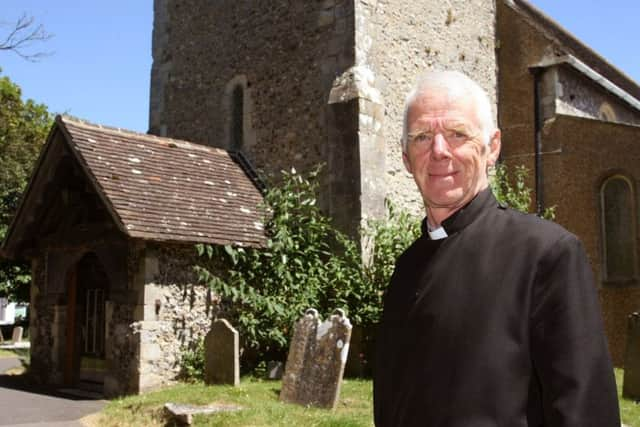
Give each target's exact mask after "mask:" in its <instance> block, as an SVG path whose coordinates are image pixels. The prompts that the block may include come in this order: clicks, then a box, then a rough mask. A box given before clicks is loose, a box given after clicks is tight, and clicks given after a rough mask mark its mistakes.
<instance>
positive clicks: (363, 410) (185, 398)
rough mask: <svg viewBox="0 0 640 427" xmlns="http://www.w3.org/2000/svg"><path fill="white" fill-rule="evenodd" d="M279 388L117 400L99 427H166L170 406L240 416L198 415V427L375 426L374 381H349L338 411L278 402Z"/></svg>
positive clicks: (188, 387) (259, 385)
mask: <svg viewBox="0 0 640 427" xmlns="http://www.w3.org/2000/svg"><path fill="white" fill-rule="evenodd" d="M280 387H281V382H279V381H261V380H256V379H252V378H243V380H242V382H241V385H240V386H239V387H229V386H206V385H204V384H202V383H197V384H179V385H177V386H174V387H171V388H168V389H165V390H161V391H157V392H152V393H147V394H144V395H141V396H129V397H125V398H121V399H116V400H113V401H111V402H109V403H108V404H107V406H106V407H105V409H104V410H103V411H102V413H101V417H100V418H99V419H98V420H97V425H100V426H107V427H109V426H114V427H115V426H161V425H165V423H166V419H164V418H163V415H162V412H163V409H162V408H163V406H164V404H165V403H167V402H173V403H188V404H192V405H208V404H212V403H225V404H235V405H239V406H242V407H243V408H245V409H243V410H242V411H238V412H229V413H218V414H213V415H206V416H205V415H198V416H196V417H195V418H194V425H197V426H225V427H234V426H253V427H267V426H291V427H301V426H305V427H307V426H309V427H361V426H362V427H365V426H366V427H369V426H372V425H373V413H372V406H371V405H372V385H371V381H361V380H350V379H349V380H345V381H344V382H343V384H342V390H341V393H340V399H339V401H338V405H337V407H336V409H335V410H333V411H329V410H326V409H317V408H306V407H303V406H299V405H291V404H286V403H282V402H280V401H279V400H278V396H279V393H280Z"/></svg>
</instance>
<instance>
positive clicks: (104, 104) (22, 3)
mask: <svg viewBox="0 0 640 427" xmlns="http://www.w3.org/2000/svg"><path fill="white" fill-rule="evenodd" d="M263 1H269V0H263ZM295 1H308V0H295ZM531 3H533V5H534V6H536V7H538V8H539V9H541V10H542V11H543V12H544V13H545V14H547V15H548V16H550V17H551V18H552V19H554V20H555V21H556V22H557V23H559V24H560V25H561V26H563V27H564V28H565V29H567V30H568V31H569V32H571V33H572V34H573V35H574V36H576V37H577V38H578V39H580V40H581V41H582V42H583V43H585V44H586V45H588V46H589V47H591V49H593V50H594V51H596V52H597V53H599V54H600V55H601V56H603V57H604V58H605V59H606V60H607V61H609V62H610V63H611V64H613V65H614V66H615V67H617V68H618V69H619V70H621V71H623V72H624V73H625V74H627V75H628V76H629V77H631V78H632V79H634V80H635V81H636V82H638V83H640V47H639V46H640V0H609V1H606V2H604V1H602V0H531ZM0 5H1V6H2V7H1V9H0V23H4V24H7V23H11V22H15V21H16V20H17V19H18V18H19V17H20V16H21V15H22V14H24V13H26V14H27V15H30V16H33V17H34V18H35V20H36V22H37V23H39V24H42V25H43V26H44V28H45V29H46V31H47V32H49V33H51V34H52V35H53V37H52V38H51V39H49V40H48V41H46V42H44V43H41V44H39V45H35V46H34V47H33V49H34V50H41V51H48V52H50V53H51V54H50V55H49V56H46V57H44V58H42V59H41V60H40V61H39V62H27V61H25V60H23V59H21V58H20V57H18V56H17V55H15V54H12V53H10V52H2V51H0V68H1V69H2V74H1V75H4V76H8V77H9V78H11V80H12V81H13V82H15V83H17V84H18V85H19V86H20V87H21V88H22V93H23V96H24V97H25V98H31V99H34V100H35V101H37V102H40V103H44V104H46V105H47V106H48V107H49V111H52V112H54V113H66V114H71V115H74V116H77V117H80V118H83V119H86V120H89V121H91V122H94V123H100V124H105V125H110V126H117V127H121V128H126V129H131V130H135V131H139V132H146V131H147V126H148V119H149V80H150V74H151V61H152V58H151V31H152V26H153V0H110V1H87V0H82V1H80V0H58V1H51V0H0ZM6 33H7V27H6V26H5V27H0V37H2V36H3V35H6Z"/></svg>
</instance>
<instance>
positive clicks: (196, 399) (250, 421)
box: [96, 369, 640, 427]
mask: <svg viewBox="0 0 640 427" xmlns="http://www.w3.org/2000/svg"><path fill="white" fill-rule="evenodd" d="M615 374H616V382H617V384H618V396H619V397H620V414H621V418H622V422H623V423H625V424H626V425H627V426H629V427H640V403H638V402H634V401H632V400H628V399H623V398H622V380H623V375H624V372H623V370H622V369H616V372H615ZM280 387H281V383H280V382H278V381H261V380H256V379H253V378H243V380H242V383H241V385H240V387H229V386H206V385H204V384H202V383H196V384H179V385H176V386H173V387H170V388H167V389H164V390H161V391H157V392H152V393H147V394H144V395H140V396H129V397H124V398H120V399H116V400H112V401H111V402H109V403H108V404H107V406H106V407H105V409H104V410H103V411H102V413H101V415H100V418H99V419H98V420H97V424H96V425H100V426H106V427H111V426H113V427H115V426H150V427H151V426H163V425H165V423H166V419H165V418H164V416H163V409H162V408H163V406H164V404H165V403H167V402H173V403H188V404H192V405H208V404H212V403H226V404H235V405H239V406H242V407H243V408H245V409H244V410H242V411H239V412H231V413H218V414H214V415H198V416H196V417H195V419H194V425H196V426H220V427H222V426H224V427H240V426H252V427H267V426H290V427H300V426H305V427H307V426H309V427H360V426H363V427H364V426H367V427H370V426H372V425H373V418H372V412H373V409H372V401H373V399H372V383H371V381H365V380H351V379H347V380H345V381H344V382H343V385H342V390H341V393H340V400H339V402H338V405H337V407H336V409H335V410H334V411H328V410H323V409H315V408H305V407H302V406H298V405H290V404H285V403H282V402H280V401H279V400H278V395H279V393H280Z"/></svg>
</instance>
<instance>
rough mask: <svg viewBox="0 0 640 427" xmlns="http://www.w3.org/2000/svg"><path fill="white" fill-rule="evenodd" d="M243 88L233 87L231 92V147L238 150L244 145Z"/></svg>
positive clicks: (239, 86)
mask: <svg viewBox="0 0 640 427" xmlns="http://www.w3.org/2000/svg"><path fill="white" fill-rule="evenodd" d="M243 143H244V89H243V87H242V86H241V85H237V86H235V87H234V88H233V92H232V94H231V149H232V150H236V151H240V150H241V149H242V146H243V145H244V144H243Z"/></svg>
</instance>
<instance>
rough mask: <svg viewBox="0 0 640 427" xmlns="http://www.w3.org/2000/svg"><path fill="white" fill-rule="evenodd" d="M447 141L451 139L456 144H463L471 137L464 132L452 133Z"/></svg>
mask: <svg viewBox="0 0 640 427" xmlns="http://www.w3.org/2000/svg"><path fill="white" fill-rule="evenodd" d="M447 139H450V140H452V141H456V142H463V141H466V140H467V139H469V135H467V134H466V133H465V132H462V131H451V133H450V134H449V136H448V138H447Z"/></svg>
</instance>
